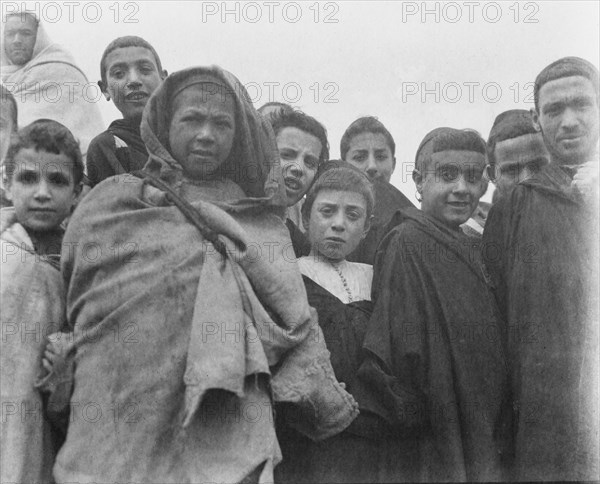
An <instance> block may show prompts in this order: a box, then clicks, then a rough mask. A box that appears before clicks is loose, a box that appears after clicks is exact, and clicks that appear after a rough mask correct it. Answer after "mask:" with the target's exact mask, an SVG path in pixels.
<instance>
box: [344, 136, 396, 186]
mask: <svg viewBox="0 0 600 484" xmlns="http://www.w3.org/2000/svg"><path fill="white" fill-rule="evenodd" d="M344 161H346V162H347V163H350V164H351V165H354V166H355V167H356V168H358V169H359V170H361V171H363V172H365V173H366V174H367V175H368V177H369V178H370V179H371V181H374V180H383V181H386V182H389V181H390V178H391V177H392V173H393V172H394V168H395V166H396V159H395V158H394V156H393V155H392V150H391V149H390V146H389V144H388V142H387V140H386V139H385V136H384V135H383V134H381V133H360V134H357V135H356V136H354V137H353V138H352V139H351V140H350V146H349V149H348V152H347V153H346V158H345V159H344Z"/></svg>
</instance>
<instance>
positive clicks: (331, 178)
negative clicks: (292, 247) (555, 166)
mask: <svg viewBox="0 0 600 484" xmlns="http://www.w3.org/2000/svg"><path fill="white" fill-rule="evenodd" d="M326 165H327V166H326V167H325V169H323V170H322V171H321V173H320V175H319V176H318V178H317V179H316V180H315V182H314V183H313V186H312V187H311V188H310V190H309V191H308V193H307V194H306V199H305V200H304V204H303V205H302V209H301V210H302V216H303V217H304V218H307V219H308V218H310V212H311V210H312V206H313V204H314V202H315V199H316V198H317V195H318V194H319V192H320V191H321V190H338V191H344V192H354V193H358V194H360V195H362V196H363V197H364V199H365V203H366V205H367V217H366V219H367V220H369V218H371V215H372V214H373V207H374V206H375V194H374V191H373V185H372V184H371V181H370V180H369V178H368V177H367V176H366V175H365V174H364V173H363V172H362V171H360V170H358V169H357V168H355V167H353V166H351V165H350V164H348V163H345V162H343V161H341V162H340V161H330V162H328V163H327V164H326Z"/></svg>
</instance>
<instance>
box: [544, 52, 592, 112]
mask: <svg viewBox="0 0 600 484" xmlns="http://www.w3.org/2000/svg"><path fill="white" fill-rule="evenodd" d="M573 76H582V77H585V78H586V79H589V80H590V82H591V83H592V86H593V87H594V91H595V92H596V99H598V69H596V67H594V65H593V64H592V63H590V62H588V61H586V60H585V59H582V58H581V57H563V58H562V59H558V60H557V61H554V62H553V63H552V64H550V65H548V66H546V67H544V69H543V70H542V72H540V73H539V74H538V75H537V77H536V78H535V83H534V85H533V101H534V103H535V110H536V111H538V112H539V101H540V90H541V89H542V86H543V85H544V84H546V83H547V82H550V81H555V80H556V79H562V78H563V77H573Z"/></svg>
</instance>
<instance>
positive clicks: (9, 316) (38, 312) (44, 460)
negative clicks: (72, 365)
mask: <svg viewBox="0 0 600 484" xmlns="http://www.w3.org/2000/svg"><path fill="white" fill-rule="evenodd" d="M11 213H14V211H13V209H12V208H6V209H3V210H2V218H3V224H2V225H3V227H2V233H1V235H0V239H1V240H0V243H1V245H2V270H1V271H0V294H1V296H0V304H1V306H2V319H1V327H2V341H1V343H0V345H1V346H0V348H1V350H0V372H1V378H0V394H1V403H2V421H1V422H0V437H1V438H0V456H1V457H0V459H1V460H0V469H1V474H0V475H1V479H0V480H1V481H2V482H19V483H21V482H23V483H24V482H44V483H48V482H52V465H53V462H54V456H55V455H56V449H55V439H54V437H55V436H54V434H53V429H52V427H51V425H50V423H49V422H48V420H47V418H46V417H45V414H44V408H43V400H42V395H41V394H40V393H39V392H38V391H37V390H36V389H35V388H34V382H35V380H36V378H37V377H38V375H39V374H40V370H41V368H42V365H41V359H42V353H43V350H44V347H45V345H46V337H47V336H48V335H50V334H51V333H53V332H55V331H58V330H59V329H60V327H61V325H62V323H63V321H64V302H63V301H64V292H63V284H62V278H61V277H60V272H59V270H58V263H57V260H52V259H48V258H46V257H42V256H39V255H37V254H35V253H34V250H33V244H32V242H31V239H30V238H29V236H28V235H27V232H26V231H25V229H24V228H23V226H21V225H20V224H19V223H16V222H15V221H14V218H12V217H9V216H10V215H11ZM6 217H8V219H7V218H6ZM4 222H8V223H4Z"/></svg>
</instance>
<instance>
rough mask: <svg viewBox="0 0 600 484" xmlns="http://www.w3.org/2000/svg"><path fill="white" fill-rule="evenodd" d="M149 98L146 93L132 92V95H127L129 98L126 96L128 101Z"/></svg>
mask: <svg viewBox="0 0 600 484" xmlns="http://www.w3.org/2000/svg"><path fill="white" fill-rule="evenodd" d="M147 97H148V94H146V93H145V92H132V93H130V94H127V96H125V99H127V100H128V101H141V100H142V99H146V98H147Z"/></svg>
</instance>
